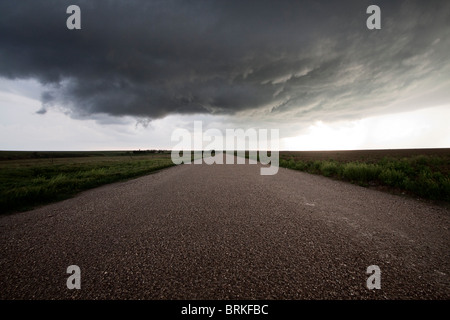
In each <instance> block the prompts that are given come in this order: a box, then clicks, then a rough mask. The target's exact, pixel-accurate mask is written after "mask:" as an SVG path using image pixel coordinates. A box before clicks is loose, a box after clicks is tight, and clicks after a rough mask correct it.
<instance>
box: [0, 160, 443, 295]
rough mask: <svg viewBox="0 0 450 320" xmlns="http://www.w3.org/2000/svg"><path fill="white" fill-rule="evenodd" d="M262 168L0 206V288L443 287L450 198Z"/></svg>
mask: <svg viewBox="0 0 450 320" xmlns="http://www.w3.org/2000/svg"><path fill="white" fill-rule="evenodd" d="M259 169H260V166H259V165H248V164H247V165H205V164H203V165H181V166H177V167H173V168H170V169H166V170H163V171H160V172H157V173H154V174H151V175H148V176H145V177H141V178H138V179H134V180H130V181H126V182H121V183H115V184H111V185H107V186H103V187H100V188H97V189H94V190H89V191H86V192H83V193H81V194H80V195H78V196H76V197H75V198H72V199H69V200H66V201H62V202H59V203H55V204H51V205H47V206H44V207H42V208H39V209H36V210H33V211H28V212H24V213H17V214H13V215H6V216H5V215H3V216H1V217H0V299H211V300H214V299H449V298H450V281H449V273H450V255H449V244H450V233H449V227H450V214H449V213H450V212H449V211H450V210H449V209H446V208H444V207H440V206H435V205H431V204H427V203H424V202H421V201H418V200H415V199H411V198H404V197H400V196H396V195H391V194H387V193H383V192H379V191H375V190H370V189H366V188H362V187H359V186H355V185H351V184H348V183H344V182H339V181H334V180H331V179H328V178H325V177H321V176H315V175H310V174H306V173H302V172H298V171H292V170H289V169H283V168H280V170H279V172H278V174H276V175H273V176H261V175H260V174H259V173H260V170H259ZM70 265H77V266H79V267H80V270H81V289H80V290H77V289H73V290H69V289H68V288H67V286H66V282H67V279H68V277H69V276H70V274H68V273H67V272H66V271H67V267H68V266H70ZM371 265H377V266H378V267H379V268H380V270H381V289H372V290H369V289H368V288H367V286H366V283H367V279H368V277H369V276H370V274H367V273H366V271H367V267H368V266H371Z"/></svg>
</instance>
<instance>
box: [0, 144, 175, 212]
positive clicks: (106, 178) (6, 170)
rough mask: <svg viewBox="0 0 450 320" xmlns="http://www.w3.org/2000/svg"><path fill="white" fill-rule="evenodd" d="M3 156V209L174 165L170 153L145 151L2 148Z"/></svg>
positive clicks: (0, 185) (28, 205)
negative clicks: (51, 150) (3, 149)
mask: <svg viewBox="0 0 450 320" xmlns="http://www.w3.org/2000/svg"><path fill="white" fill-rule="evenodd" d="M0 159H1V160H0V213H12V212H17V211H24V210H28V209H31V208H34V207H36V206H39V205H43V204H47V203H50V202H54V201H59V200H63V199H66V198H69V197H71V196H73V195H75V194H77V193H78V192H81V191H84V190H87V189H90V188H95V187H98V186H101V185H103V184H107V183H112V182H116V181H122V180H126V179H130V178H136V177H139V176H142V175H146V174H149V173H151V172H154V171H156V170H159V169H163V168H167V167H170V166H173V165H174V164H173V163H172V160H171V159H170V154H168V153H149V152H145V151H142V152H139V151H138V152H134V153H133V152H126V151H104V152H101V151H94V152H75V151H73V152H18V151H2V152H0Z"/></svg>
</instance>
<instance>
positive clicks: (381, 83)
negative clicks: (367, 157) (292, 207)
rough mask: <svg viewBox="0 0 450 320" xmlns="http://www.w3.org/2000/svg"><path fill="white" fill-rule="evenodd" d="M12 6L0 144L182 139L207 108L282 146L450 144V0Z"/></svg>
mask: <svg viewBox="0 0 450 320" xmlns="http://www.w3.org/2000/svg"><path fill="white" fill-rule="evenodd" d="M372 4H376V5H378V7H379V8H380V11H381V19H380V20H381V29H373V30H370V29H368V28H367V26H366V21H367V19H368V18H369V17H370V15H371V14H368V13H367V12H366V10H367V7H368V6H369V5H372ZM69 5H78V6H79V7H80V10H81V29H80V30H76V29H75V30H69V29H68V28H67V26H66V20H67V19H68V18H69V16H70V14H67V13H66V9H67V7H68V6H69ZM0 15H1V18H0V150H136V149H171V148H172V147H173V146H174V145H175V142H173V141H171V135H172V133H173V132H174V130H175V129H177V128H186V129H188V130H193V127H194V121H202V123H203V128H204V129H208V128H210V129H219V130H221V131H223V132H225V130H226V129H238V128H241V129H244V130H246V129H249V128H255V129H278V130H279V136H280V149H282V150H345V149H395V148H445V147H450V126H449V125H448V119H450V58H449V56H450V55H449V52H450V2H449V1H445V0H442V1H413V0H408V1H364V0H353V1H347V0H345V1H283V0H281V1H266V0H257V1H235V0H226V1H225V0H214V1H209V0H205V1H197V0H193V1H181V0H179V1H171V0H162V1H147V0H146V1H144V0H130V1H102V0H99V1H81V0H78V1H77V0H70V1H65V0H53V1H52V0H45V1H44V0H21V1H9V0H1V1H0Z"/></svg>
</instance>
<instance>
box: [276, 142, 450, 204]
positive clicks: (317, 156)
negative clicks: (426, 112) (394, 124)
mask: <svg viewBox="0 0 450 320" xmlns="http://www.w3.org/2000/svg"><path fill="white" fill-rule="evenodd" d="M280 166H281V167H285V168H290V169H294V170H300V171H304V172H308V173H312V174H320V175H324V176H327V177H330V178H334V179H338V180H344V181H348V182H351V183H355V184H358V185H361V186H365V187H371V188H376V189H379V190H383V191H388V192H393V193H396V194H403V195H409V196H414V197H419V198H422V199H429V200H434V201H439V202H444V203H445V204H448V201H450V149H396V150H352V151H282V152H280Z"/></svg>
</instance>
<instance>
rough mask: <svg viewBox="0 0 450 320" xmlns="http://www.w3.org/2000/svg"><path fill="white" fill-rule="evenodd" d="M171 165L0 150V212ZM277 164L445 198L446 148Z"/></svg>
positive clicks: (299, 154) (286, 156) (311, 156)
mask: <svg viewBox="0 0 450 320" xmlns="http://www.w3.org/2000/svg"><path fill="white" fill-rule="evenodd" d="M193 158H194V156H192V159H193ZM173 165H174V164H173V163H172V160H171V158H170V152H167V151H166V152H158V153H155V152H153V151H151V152H149V151H134V152H130V151H93V152H81V151H80V152H77V151H71V152H51V151H48V152H41V151H39V152H31V151H30V152H28V151H26V152H21V151H0V213H10V212H17V211H24V210H27V209H31V208H34V207H36V206H39V205H43V204H47V203H50V202H54V201H58V200H62V199H67V198H69V197H71V196H73V195H75V194H76V193H78V192H80V191H83V190H87V189H89V188H94V187H98V186H100V185H103V184H107V183H111V182H116V181H121V180H126V179H130V178H135V177H138V176H142V175H145V174H148V173H150V172H153V171H155V170H159V169H163V168H167V167H170V166H173ZM280 166H281V167H285V168H290V169H295V170H301V171H305V172H308V173H313V174H321V175H324V176H327V177H330V178H334V179H339V180H345V181H349V182H351V183H356V184H359V185H362V186H366V187H373V188H377V189H381V190H384V191H389V192H394V193H401V194H408V195H413V196H419V197H421V198H425V199H432V200H440V201H445V202H449V201H450V149H412V150H406V149H405V150H358V151H294V152H292V151H282V152H280Z"/></svg>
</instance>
